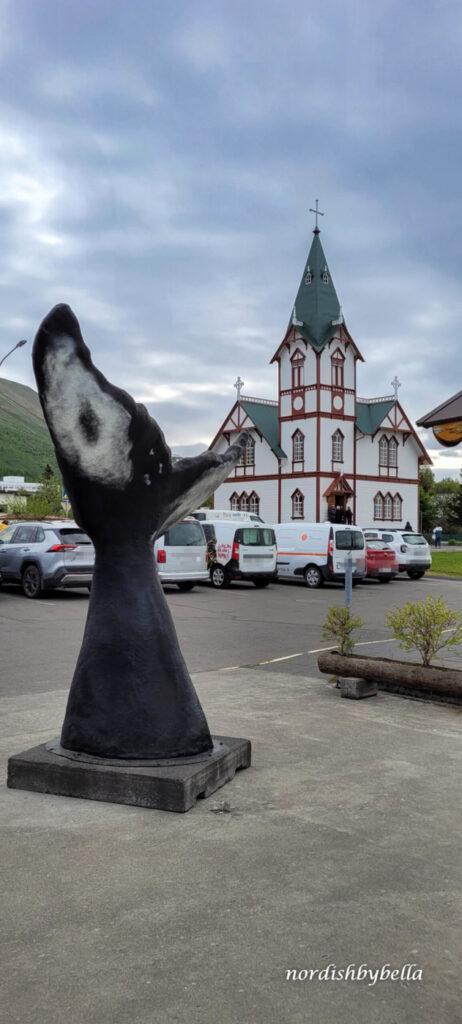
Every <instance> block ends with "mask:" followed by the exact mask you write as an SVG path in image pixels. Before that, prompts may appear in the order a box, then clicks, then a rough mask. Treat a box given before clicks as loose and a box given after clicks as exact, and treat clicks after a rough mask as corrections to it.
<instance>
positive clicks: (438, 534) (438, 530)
mask: <svg viewBox="0 0 462 1024" xmlns="http://www.w3.org/2000/svg"><path fill="white" fill-rule="evenodd" d="M442 532H443V527H442V526H440V525H439V524H438V526H435V529H434V530H433V536H434V538H435V548H440V547H441V534H442Z"/></svg>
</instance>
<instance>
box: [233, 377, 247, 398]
mask: <svg viewBox="0 0 462 1024" xmlns="http://www.w3.org/2000/svg"><path fill="white" fill-rule="evenodd" d="M244 384H245V380H241V378H240V377H238V378H237V381H236V383H235V384H233V388H236V391H237V400H238V402H239V401H240V398H241V391H242V388H243V387H244Z"/></svg>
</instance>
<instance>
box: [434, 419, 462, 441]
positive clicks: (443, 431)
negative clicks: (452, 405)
mask: <svg viewBox="0 0 462 1024" xmlns="http://www.w3.org/2000/svg"><path fill="white" fill-rule="evenodd" d="M432 430H433V433H434V435H435V437H436V440H437V441H439V443H440V444H442V445H443V446H444V447H445V448H454V445H456V444H460V442H461V441H462V420H454V422H453V423H441V425H440V426H436V427H432Z"/></svg>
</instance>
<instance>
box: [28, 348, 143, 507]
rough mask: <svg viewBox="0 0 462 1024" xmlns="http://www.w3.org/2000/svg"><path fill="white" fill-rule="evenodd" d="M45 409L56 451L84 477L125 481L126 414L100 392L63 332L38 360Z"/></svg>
mask: <svg viewBox="0 0 462 1024" xmlns="http://www.w3.org/2000/svg"><path fill="white" fill-rule="evenodd" d="M44 372H45V376H46V380H47V387H46V389H45V392H44V394H45V396H46V397H45V403H46V413H47V417H48V420H49V423H50V426H51V429H52V430H53V431H54V433H55V435H56V436H57V437H59V439H60V444H61V447H62V450H63V452H64V454H65V456H66V458H67V459H68V460H69V462H71V463H76V464H77V465H78V467H79V469H80V471H81V472H82V473H83V474H85V476H87V477H88V478H89V479H90V480H95V481H98V482H100V483H106V484H111V485H112V486H113V487H119V488H123V487H125V486H126V485H127V484H128V483H129V482H130V480H131V478H132V475H133V466H132V461H131V458H130V453H131V447H132V446H131V441H130V438H129V428H130V423H131V416H130V413H129V412H128V411H127V410H126V409H125V408H124V406H123V405H121V403H120V402H118V401H117V400H116V399H115V398H113V397H112V396H111V395H109V394H108V393H107V392H105V391H103V390H102V389H101V387H100V385H99V384H98V382H97V380H95V378H94V376H93V374H91V373H89V372H88V370H87V369H86V368H85V366H84V364H83V363H82V362H81V360H80V359H79V358H78V356H77V354H76V348H75V342H74V341H73V339H72V338H70V337H68V336H67V335H62V337H61V338H59V339H57V340H56V342H55V345H54V347H53V349H50V351H49V352H48V353H47V355H46V358H45V362H44Z"/></svg>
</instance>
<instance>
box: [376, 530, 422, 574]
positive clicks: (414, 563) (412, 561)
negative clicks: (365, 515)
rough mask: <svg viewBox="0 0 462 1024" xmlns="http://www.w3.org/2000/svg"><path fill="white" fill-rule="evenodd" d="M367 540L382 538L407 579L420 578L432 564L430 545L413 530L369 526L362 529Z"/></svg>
mask: <svg viewBox="0 0 462 1024" xmlns="http://www.w3.org/2000/svg"><path fill="white" fill-rule="evenodd" d="M363 532H364V536H365V538H366V541H367V540H383V541H385V543H386V544H387V546H388V547H389V548H393V551H394V552H395V554H396V558H397V562H398V570H399V572H407V574H408V576H409V579H411V580H420V579H421V578H422V576H424V575H425V573H426V571H427V569H430V567H431V564H432V556H431V551H430V546H429V545H428V544H427V541H426V540H425V537H422V534H421V533H414V531H413V530H402V529H401V530H394V529H389V528H387V527H385V528H384V529H382V527H375V526H374V527H370V528H367V529H364V530H363Z"/></svg>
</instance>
